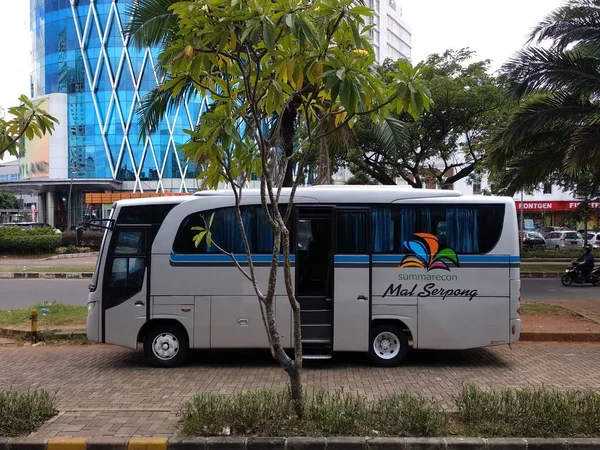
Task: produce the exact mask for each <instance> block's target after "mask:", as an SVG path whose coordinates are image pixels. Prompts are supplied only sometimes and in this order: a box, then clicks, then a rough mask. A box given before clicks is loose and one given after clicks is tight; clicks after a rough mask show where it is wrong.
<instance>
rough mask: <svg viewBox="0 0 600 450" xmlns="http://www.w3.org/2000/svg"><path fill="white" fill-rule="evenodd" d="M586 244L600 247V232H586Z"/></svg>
mask: <svg viewBox="0 0 600 450" xmlns="http://www.w3.org/2000/svg"><path fill="white" fill-rule="evenodd" d="M587 240H588V244H591V246H592V247H594V248H600V233H597V232H592V233H588V234H587Z"/></svg>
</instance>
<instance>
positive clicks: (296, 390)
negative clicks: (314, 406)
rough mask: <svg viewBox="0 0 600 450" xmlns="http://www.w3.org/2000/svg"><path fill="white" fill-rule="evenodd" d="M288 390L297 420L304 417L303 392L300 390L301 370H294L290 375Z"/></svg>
mask: <svg viewBox="0 0 600 450" xmlns="http://www.w3.org/2000/svg"><path fill="white" fill-rule="evenodd" d="M290 388H291V391H292V403H293V406H294V412H295V413H296V415H297V416H298V418H300V419H302V418H303V417H304V390H303V389H302V369H301V368H300V369H296V370H294V372H293V373H291V374H290Z"/></svg>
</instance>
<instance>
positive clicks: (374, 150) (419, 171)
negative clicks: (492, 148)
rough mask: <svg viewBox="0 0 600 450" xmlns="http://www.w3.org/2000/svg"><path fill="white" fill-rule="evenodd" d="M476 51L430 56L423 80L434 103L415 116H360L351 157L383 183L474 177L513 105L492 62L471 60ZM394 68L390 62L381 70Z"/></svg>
mask: <svg viewBox="0 0 600 450" xmlns="http://www.w3.org/2000/svg"><path fill="white" fill-rule="evenodd" d="M474 56H475V54H474V52H472V51H470V50H468V49H462V50H448V51H446V52H445V53H443V54H441V55H440V54H433V55H431V56H429V58H428V59H427V61H426V62H425V65H424V69H423V79H424V80H425V82H426V84H427V86H428V88H429V90H430V91H431V97H432V100H433V101H434V103H435V105H434V107H432V108H431V109H430V110H429V111H425V112H423V114H422V115H421V116H420V117H419V118H417V119H416V120H415V119H414V118H412V117H410V116H407V115H406V114H394V115H392V116H391V117H389V118H388V119H387V120H385V121H384V122H382V123H377V122H374V121H372V120H370V118H364V119H361V120H360V121H359V122H358V124H357V126H356V135H357V139H358V144H359V145H358V151H356V152H353V153H352V155H351V157H350V162H351V163H353V165H354V166H356V168H357V169H358V170H363V171H365V172H366V173H367V174H368V175H370V176H371V177H373V178H374V179H375V180H377V181H378V182H380V183H382V184H395V179H396V178H397V177H400V178H403V179H404V180H405V181H406V182H407V183H408V184H410V185H411V186H413V187H417V188H420V187H424V186H425V184H427V182H434V183H436V184H438V185H442V186H444V185H451V184H452V183H454V182H456V181H458V180H460V179H463V178H465V177H468V176H470V175H471V174H472V173H473V172H474V171H475V170H476V169H477V167H478V166H479V165H480V163H481V162H482V160H483V159H484V158H485V154H486V152H485V150H486V148H487V145H488V143H489V141H490V139H491V136H492V135H493V133H494V131H495V130H496V129H497V128H498V127H499V125H500V124H501V123H502V122H503V121H504V120H505V119H506V117H507V115H508V112H509V111H510V109H511V107H512V103H511V102H510V101H507V99H506V96H505V94H504V87H503V85H502V80H501V79H498V78H497V77H495V76H493V75H491V74H490V69H489V61H473V58H474ZM393 70H394V67H393V66H392V65H391V63H390V61H387V62H386V63H385V64H384V65H383V66H382V67H381V69H380V72H381V73H382V75H383V74H385V73H389V72H390V71H393ZM384 81H387V79H386V78H385V77H384Z"/></svg>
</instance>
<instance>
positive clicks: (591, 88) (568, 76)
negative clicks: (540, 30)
mask: <svg viewBox="0 0 600 450" xmlns="http://www.w3.org/2000/svg"><path fill="white" fill-rule="evenodd" d="M599 66H600V59H598V57H596V56H589V53H588V52H587V51H586V52H583V51H581V50H577V49H574V50H572V51H565V52H559V51H557V50H554V49H544V48H526V49H523V50H521V51H520V52H519V53H518V54H517V56H516V57H514V58H512V59H511V60H509V62H508V63H507V64H505V66H504V68H503V70H504V72H505V73H506V74H507V77H508V83H509V86H510V88H511V90H513V91H514V92H515V94H516V95H517V96H518V97H522V96H524V95H526V94H528V93H530V92H533V91H536V90H550V91H552V90H561V91H568V92H571V93H572V94H573V95H580V94H588V95H589V94H598V93H600V72H599V71H598V67H599Z"/></svg>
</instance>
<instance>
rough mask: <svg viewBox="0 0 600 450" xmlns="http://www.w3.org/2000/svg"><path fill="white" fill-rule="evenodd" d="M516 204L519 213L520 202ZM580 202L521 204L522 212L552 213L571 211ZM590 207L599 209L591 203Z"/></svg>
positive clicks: (596, 204) (595, 203)
mask: <svg viewBox="0 0 600 450" xmlns="http://www.w3.org/2000/svg"><path fill="white" fill-rule="evenodd" d="M515 203H516V204H517V211H521V202H515ZM580 204H581V202H580V201H579V200H571V201H563V200H560V201H550V202H544V201H534V202H523V212H526V211H532V212H553V211H573V210H574V209H576V208H577V206H579V205H580ZM590 207H591V208H593V209H600V203H598V202H592V203H590Z"/></svg>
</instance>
